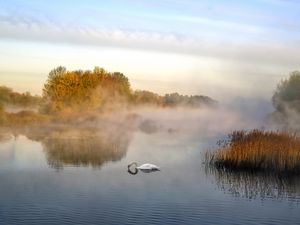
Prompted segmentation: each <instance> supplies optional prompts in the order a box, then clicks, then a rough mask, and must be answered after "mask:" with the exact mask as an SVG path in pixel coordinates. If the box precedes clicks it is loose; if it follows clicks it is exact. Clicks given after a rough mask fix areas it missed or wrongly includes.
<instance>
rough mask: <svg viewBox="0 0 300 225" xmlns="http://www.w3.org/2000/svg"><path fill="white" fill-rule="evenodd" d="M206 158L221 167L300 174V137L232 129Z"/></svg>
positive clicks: (284, 133)
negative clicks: (226, 137)
mask: <svg viewBox="0 0 300 225" xmlns="http://www.w3.org/2000/svg"><path fill="white" fill-rule="evenodd" d="M205 160H206V162H207V163H209V164H211V165H214V166H215V167H216V168H218V169H224V170H239V171H243V170H245V171H267V172H274V173H300V137H299V136H298V135H297V134H295V133H289V132H283V131H281V132H279V131H277V132H275V131H261V130H252V131H249V132H246V131H234V132H232V133H231V134H230V135H229V136H228V139H226V140H222V141H219V142H218V148H217V150H216V151H214V152H207V153H206V156H205Z"/></svg>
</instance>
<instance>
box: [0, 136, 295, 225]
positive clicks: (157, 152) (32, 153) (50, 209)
mask: <svg viewBox="0 0 300 225" xmlns="http://www.w3.org/2000/svg"><path fill="white" fill-rule="evenodd" d="M215 142H216V137H215V138H208V137H203V136H201V135H200V134H195V135H185V134H184V133H182V132H171V131H169V132H164V131H162V132H153V133H152V132H148V134H147V133H143V132H140V131H136V132H132V133H131V134H126V135H125V134H124V133H122V132H119V131H116V132H112V133H109V134H106V133H105V132H103V133H97V134H90V133H89V132H77V133H74V132H73V133H72V132H61V131H60V132H53V133H51V134H42V133H39V132H36V133H35V134H30V133H26V132H25V134H20V135H16V136H12V137H11V138H9V137H7V135H4V136H3V137H2V140H1V144H0V199H1V201H0V224H243V225H244V224H300V222H299V221H300V203H299V202H300V182H299V180H300V179H297V178H289V179H279V178H273V177H271V176H264V175H249V174H228V173H220V172H216V171H213V170H210V169H207V168H205V167H204V165H203V164H202V157H203V154H202V152H203V151H204V150H206V149H207V147H208V146H210V145H211V143H215ZM132 161H136V162H138V163H139V164H140V163H146V162H150V163H154V164H157V165H158V166H160V167H161V171H160V172H153V173H143V172H141V171H140V172H139V173H138V174H136V175H131V174H129V173H128V172H127V165H128V164H129V163H130V162H132Z"/></svg>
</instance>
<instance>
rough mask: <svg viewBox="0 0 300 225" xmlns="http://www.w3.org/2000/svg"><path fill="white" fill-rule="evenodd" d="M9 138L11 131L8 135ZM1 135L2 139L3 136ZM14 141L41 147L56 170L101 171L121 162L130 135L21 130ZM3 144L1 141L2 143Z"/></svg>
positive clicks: (98, 132) (78, 131)
mask: <svg viewBox="0 0 300 225" xmlns="http://www.w3.org/2000/svg"><path fill="white" fill-rule="evenodd" d="M5 132H6V133H7V134H9V131H5ZM5 132H4V131H3V132H1V133H3V135H0V137H2V136H4V134H5ZM12 133H13V135H14V136H15V137H17V136H19V135H24V136H26V137H27V138H28V139H30V140H33V141H38V142H40V143H41V144H42V146H43V150H44V152H45V156H46V159H47V162H48V165H49V166H50V167H52V168H55V169H62V168H63V167H64V166H68V165H71V166H92V167H101V166H102V165H103V164H104V163H106V162H109V161H118V160H121V159H122V158H123V157H124V156H125V155H126V152H127V148H128V145H129V141H130V138H131V133H130V132H127V131H125V130H124V129H118V130H113V131H112V130H106V131H99V130H93V129H89V130H87V129H72V128H68V127H67V128H66V127H64V128H61V129H29V130H26V129H22V130H14V131H13V132H12ZM0 141H1V142H2V139H0Z"/></svg>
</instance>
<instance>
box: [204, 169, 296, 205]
mask: <svg viewBox="0 0 300 225" xmlns="http://www.w3.org/2000/svg"><path fill="white" fill-rule="evenodd" d="M205 173H206V175H207V176H209V175H213V177H214V180H215V183H216V185H217V186H218V188H219V189H221V190H223V191H224V192H225V193H230V194H232V195H234V196H236V197H244V198H248V199H261V200H264V199H267V198H271V199H287V200H290V201H297V202H298V201H300V176H299V175H298V176H297V175H286V174H272V173H264V172H255V173H254V172H248V171H229V170H223V169H216V168H214V167H213V166H205Z"/></svg>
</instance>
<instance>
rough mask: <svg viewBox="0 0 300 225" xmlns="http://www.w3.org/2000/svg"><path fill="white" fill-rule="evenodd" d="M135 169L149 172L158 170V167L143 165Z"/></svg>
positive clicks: (148, 164)
mask: <svg viewBox="0 0 300 225" xmlns="http://www.w3.org/2000/svg"><path fill="white" fill-rule="evenodd" d="M136 168H137V169H139V170H151V171H156V170H159V167H158V166H156V165H154V164H150V163H145V164H143V165H140V166H137V167H136Z"/></svg>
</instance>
